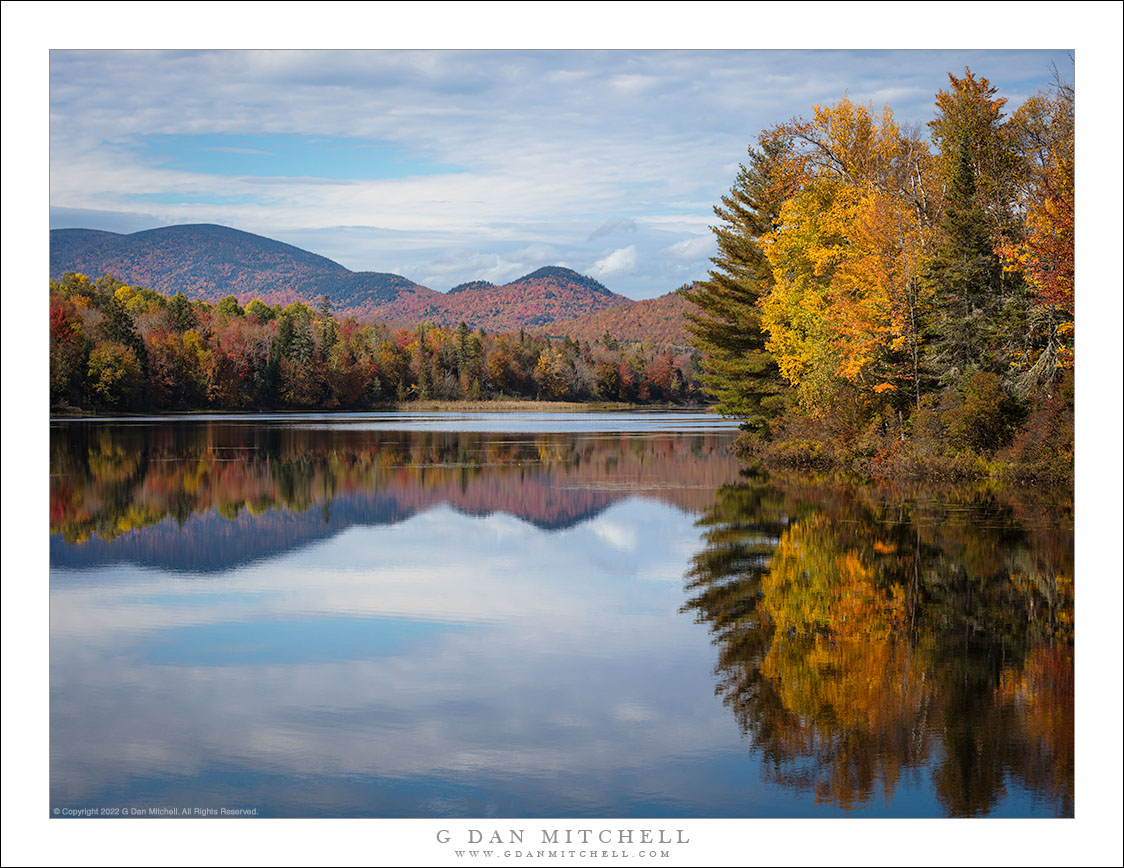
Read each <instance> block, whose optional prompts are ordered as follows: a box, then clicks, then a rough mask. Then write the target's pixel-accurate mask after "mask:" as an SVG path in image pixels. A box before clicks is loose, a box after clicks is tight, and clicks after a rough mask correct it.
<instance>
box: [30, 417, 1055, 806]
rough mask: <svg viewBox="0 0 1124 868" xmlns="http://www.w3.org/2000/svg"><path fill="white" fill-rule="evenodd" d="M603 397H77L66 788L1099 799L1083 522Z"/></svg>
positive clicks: (795, 799)
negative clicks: (367, 406) (514, 404)
mask: <svg viewBox="0 0 1124 868" xmlns="http://www.w3.org/2000/svg"><path fill="white" fill-rule="evenodd" d="M426 424H427V425H428V424H430V423H429V422H427V423H426ZM599 424H600V423H598V422H597V420H596V419H589V418H587V419H583V426H584V427H583V429H582V430H580V431H577V432H574V431H566V430H552V431H537V432H528V433H523V434H517V433H502V434H497V433H489V432H483V431H464V430H459V431H458V430H454V431H435V430H414V431H396V430H374V429H372V428H371V427H370V426H369V425H368V424H366V423H364V424H361V425H352V424H346V423H345V424H340V425H327V426H325V423H324V421H323V420H313V421H312V422H310V423H309V424H299V423H297V424H294V423H293V422H291V421H290V422H286V423H284V424H282V423H281V422H276V421H269V420H264V421H254V420H246V419H229V420H222V421H216V420H207V421H198V422H187V421H184V422H179V423H177V424H169V423H166V422H157V423H142V424H136V423H133V424H124V423H91V424H85V423H83V424H60V425H58V426H56V427H55V428H53V429H52V439H51V516H50V522H51V712H50V713H51V798H52V806H53V807H61V808H65V807H68V806H71V807H73V806H83V805H91V804H115V805H126V806H127V805H160V804H172V805H175V804H179V805H191V804H194V805H198V806H201V807H207V806H215V807H219V806H223V805H225V806H229V807H254V806H256V807H259V808H260V809H261V811H262V813H263V814H264V815H266V816H375V817H392V816H469V817H472V816H477V817H488V816H508V817H512V816H515V817H518V816H532V817H533V816H555V817H557V816H573V817H579V816H594V817H597V816H621V817H623V816H645V817H658V816H671V817H675V816H716V817H718V816H735V817H736V816H840V815H847V814H848V813H850V814H860V813H861V814H865V815H905V816H932V815H937V816H939V815H955V816H960V815H974V814H981V813H991V814H995V815H1010V816H1040V815H1050V814H1060V815H1071V814H1072V812H1073V795H1072V792H1073V676H1072V640H1073V617H1072V612H1073V582H1072V576H1073V556H1072V522H1071V521H1070V520H1068V519H1067V518H1066V517H1065V516H1062V517H1061V519H1059V518H1058V516H1057V515H1049V516H1047V515H1045V514H1042V513H1040V512H1038V511H1036V510H1035V509H1034V508H1033V507H1031V506H1028V505H1026V504H1022V503H1019V502H1017V501H1010V502H1008V501H1006V500H1004V499H1002V498H998V497H995V496H989V495H983V494H971V495H964V494H963V493H956V492H950V493H947V494H946V495H942V496H941V497H940V498H935V497H930V498H928V499H926V498H924V497H919V496H918V495H917V494H916V493H895V492H881V491H877V490H873V489H861V488H858V489H856V488H848V487H840V486H832V485H827V484H823V485H817V484H814V483H813V482H810V481H809V480H807V479H792V480H789V479H778V478H773V479H771V480H764V479H753V478H751V479H744V478H743V477H742V474H741V468H740V465H738V463H737V462H736V461H735V460H734V459H733V458H732V457H730V455H729V454H728V452H727V449H726V447H727V445H728V444H729V441H730V437H731V435H730V433H729V432H726V433H723V432H720V431H716V430H711V429H710V427H709V426H710V424H711V423H710V422H709V421H707V420H702V421H699V420H694V421H692V420H687V421H686V422H684V423H683V424H682V430H677V428H676V423H674V422H669V421H667V420H662V421H661V420H654V419H650V420H649V421H648V422H647V423H645V424H643V425H641V424H638V425H637V426H636V427H637V430H634V431H628V432H620V431H618V432H610V431H603V430H597V429H598V426H599ZM560 428H562V429H564V426H561V425H560ZM739 480H740V481H739ZM685 574H686V575H687V583H688V584H687V589H686V599H687V602H686V604H685V603H684V587H683V581H684V579H683V577H684V575H685ZM716 647H717V654H718V663H717V667H716V666H715V650H716ZM715 673H717V676H718V697H717V698H716V696H715V689H714V686H715V682H714V677H715ZM731 710H732V711H733V717H731V714H730V711H731ZM747 739H748V742H749V745H750V748H751V749H750V750H747Z"/></svg>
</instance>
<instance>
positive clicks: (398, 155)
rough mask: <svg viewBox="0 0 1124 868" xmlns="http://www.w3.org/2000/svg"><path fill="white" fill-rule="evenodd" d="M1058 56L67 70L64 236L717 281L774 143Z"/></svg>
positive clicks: (464, 271)
mask: <svg viewBox="0 0 1124 868" xmlns="http://www.w3.org/2000/svg"><path fill="white" fill-rule="evenodd" d="M1052 65H1057V67H1058V68H1059V69H1060V70H1062V72H1063V73H1064V74H1066V75H1069V74H1071V70H1072V65H1071V63H1070V60H1069V57H1068V54H1067V52H1066V51H1065V50H1064V47H1063V49H1059V50H1056V51H1048V50H1034V51H1022V50H1019V51H1016V50H1009V51H998V50H997V51H921V50H908V51H852V50H836V51H795V50H784V51H729V50H726V51H631V50H615V51H526V50H500V51H483V50H479V51H477V50H465V51H389V50H374V51H265V50H259V51H155V52H150V51H96V52H92V51H72V50H62V51H52V52H51V58H50V106H51V120H50V129H51V159H50V177H51V199H50V204H51V226H52V228H61V227H88V228H95V229H108V230H111V231H118V232H132V231H137V230H140V229H147V228H153V227H156V226H164V225H170V224H175V223H200V222H207V223H221V224H225V225H228V226H234V227H236V228H239V229H244V230H247V231H250V232H256V233H259V234H261V235H266V236H269V237H271V238H276V239H279V240H282V241H286V242H289V243H291V244H295V245H297V246H300V247H303V248H306V249H308V250H311V251H313V252H315V253H319V254H322V255H324V256H328V257H330V258H332V259H335V260H336V261H338V262H340V263H341V264H343V265H345V266H346V267H348V268H351V269H353V270H371V271H390V272H396V273H399V274H403V275H405V276H407V277H409V278H411V279H412V280H415V281H418V282H419V283H423V284H425V285H427V286H430V287H433V288H434V289H439V290H445V289H448V288H449V287H451V286H454V285H456V284H458V283H461V282H463V281H467V280H474V279H486V280H491V281H494V282H497V283H502V282H504V281H507V280H511V279H513V278H516V277H518V276H520V275H522V274H525V273H527V272H529V271H532V270H534V269H536V268H538V267H540V266H542V265H565V266H569V267H571V268H574V269H576V270H578V271H580V272H582V273H584V274H589V275H592V276H593V277H596V278H598V279H599V280H601V281H602V282H603V283H604V284H605V285H607V286H608V287H609V288H610V289H613V290H615V291H617V292H621V293H623V294H625V295H629V296H631V297H633V298H644V297H650V296H655V295H660V294H662V293H665V292H668V291H670V290H672V289H674V288H676V287H677V286H679V285H681V284H683V283H685V282H687V281H690V280H693V279H697V278H701V277H705V275H706V270H707V267H708V265H709V257H710V256H712V255H713V254H714V252H715V247H714V242H713V236H712V233H711V232H710V229H709V226H710V224H711V223H712V222H713V214H712V208H713V206H714V204H715V203H716V202H718V201H719V198H720V197H721V196H722V195H723V193H725V192H726V191H727V190H728V189H729V187H730V184H731V183H732V181H733V179H734V176H735V173H736V171H737V166H738V163H739V162H740V161H742V160H743V159H744V158H745V154H746V147H747V145H748V144H749V143H750V142H751V141H753V139H754V138H755V136H756V135H757V133H758V132H760V131H761V130H762V129H763V128H765V127H768V126H771V125H773V124H776V123H779V122H782V121H785V120H788V119H789V118H791V117H794V116H797V115H808V114H810V113H811V109H812V107H813V106H814V105H816V104H818V103H833V102H836V101H838V100H839V99H840V98H842V97H843V96H844V95H845V94H847V95H849V96H850V97H851V98H852V99H855V100H858V101H860V102H868V101H869V102H871V103H873V104H874V105H875V106H881V105H882V104H889V105H890V106H891V107H892V108H893V109H894V112H895V116H896V117H897V119H898V120H899V122H901V123H904V124H914V125H917V126H923V125H924V124H925V122H926V121H928V120H929V119H930V118H931V117H932V105H933V97H934V94H935V93H936V91H937V90H938V89H940V88H942V87H944V86H946V85H947V81H948V79H947V74H948V73H949V72H955V73H957V74H960V73H962V71H963V69H964V67H965V66H970V67H971V68H972V70H973V71H974V72H976V73H977V74H979V75H983V76H985V77H987V78H989V79H990V80H991V81H992V83H993V84H995V85H997V86H998V87H999V88H1000V93H1001V94H1002V95H1004V96H1006V97H1007V98H1008V100H1009V107H1010V108H1011V109H1013V108H1014V107H1016V106H1017V105H1019V104H1020V103H1021V102H1022V101H1023V100H1024V99H1025V98H1026V97H1027V96H1029V95H1031V94H1032V93H1034V92H1035V91H1037V90H1039V89H1040V88H1044V87H1046V86H1048V84H1049V82H1050V80H1051V78H1052V74H1053V73H1052ZM75 130H80V131H81V134H80V135H75Z"/></svg>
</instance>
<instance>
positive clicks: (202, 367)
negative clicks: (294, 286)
mask: <svg viewBox="0 0 1124 868" xmlns="http://www.w3.org/2000/svg"><path fill="white" fill-rule="evenodd" d="M50 320H51V406H52V408H54V409H56V410H67V409H78V410H86V411H97V412H121V411H148V410H157V411H159V410H205V409H215V410H255V409H262V410H266V409H270V410H334V409H340V410H361V409H367V408H371V407H378V406H386V405H389V404H393V403H397V402H403V401H411V400H461V399H466V400H489V399H502V398H515V399H535V400H548V401H620V402H627V403H641V404H643V403H667V402H671V403H685V402H691V401H696V400H698V398H699V394H698V390H697V388H696V385H695V382H694V377H693V374H692V371H693V358H692V356H690V355H688V354H682V353H681V354H676V353H675V352H673V351H671V350H660V349H656V348H653V347H652V346H650V345H646V344H640V345H633V346H629V347H626V346H623V345H621V344H618V343H617V342H616V341H614V340H612V339H611V338H606V339H605V340H603V341H594V342H593V343H592V344H591V343H589V342H588V341H583V342H581V343H579V342H577V341H575V340H573V339H570V338H562V339H559V340H551V339H548V338H543V337H538V336H535V335H531V334H527V333H525V332H523V331H520V332H519V333H518V334H487V333H485V332H484V331H483V330H480V331H474V330H472V329H470V328H469V327H468V326H467V325H465V324H464V323H463V322H462V323H461V324H460V325H459V326H457V327H455V328H453V327H449V326H431V325H428V324H422V325H419V326H417V327H416V328H412V329H406V328H392V327H390V326H387V325H385V324H380V323H370V322H359V321H357V320H356V319H354V318H347V319H343V320H339V319H337V318H336V317H334V316H333V315H332V313H331V305H330V302H329V300H328V298H327V297H326V296H325V297H324V299H323V301H322V303H321V304H320V306H319V308H318V309H317V310H313V309H312V308H311V307H309V306H308V305H306V304H302V303H300V302H297V303H293V304H290V305H288V306H284V307H283V306H281V305H274V306H270V305H267V304H265V303H264V302H262V301H260V300H257V299H255V300H253V301H251V302H249V303H248V304H247V305H246V306H245V307H243V306H241V305H240V304H239V303H238V301H237V299H236V298H235V297H234V296H228V297H227V298H224V299H223V300H222V301H220V302H218V303H217V304H214V305H211V304H208V303H207V302H204V301H192V300H190V299H188V298H187V297H186V296H185V295H183V294H182V293H177V294H176V295H173V296H171V297H168V296H165V295H162V294H160V293H158V292H154V291H152V290H148V289H143V288H141V287H137V286H129V285H127V284H125V283H123V282H122V281H120V280H118V279H116V278H114V277H112V276H109V275H106V276H104V277H102V278H100V279H98V280H96V281H91V280H90V279H89V278H88V277H87V276H86V275H83V274H73V273H69V274H66V275H64V276H63V277H62V279H61V280H58V281H51V292H50Z"/></svg>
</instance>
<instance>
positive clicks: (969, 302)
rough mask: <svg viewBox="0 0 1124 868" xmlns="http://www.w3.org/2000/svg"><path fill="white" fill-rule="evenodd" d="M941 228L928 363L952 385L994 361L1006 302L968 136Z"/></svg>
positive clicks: (932, 269) (933, 268)
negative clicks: (999, 319) (999, 317)
mask: <svg viewBox="0 0 1124 868" xmlns="http://www.w3.org/2000/svg"><path fill="white" fill-rule="evenodd" d="M941 228H942V230H943V232H942V235H943V238H942V240H941V243H940V245H939V247H938V248H937V250H936V251H935V254H934V256H933V259H932V261H931V262H930V265H929V271H928V276H929V280H930V281H931V282H932V285H933V292H934V298H935V301H936V311H937V314H936V321H935V322H934V323H933V327H934V334H933V335H932V337H931V339H930V342H929V346H930V353H929V360H928V362H929V364H928V367H929V371H930V373H931V374H932V375H933V376H935V378H936V379H937V380H938V381H940V382H942V383H945V384H947V383H950V382H953V381H956V380H958V379H959V378H960V377H961V376H962V375H964V374H967V373H969V372H971V371H973V370H975V369H977V368H980V367H983V368H990V367H992V366H993V365H994V363H995V361H996V359H995V350H996V346H995V341H994V338H995V335H994V334H993V332H994V329H995V326H996V313H997V311H998V308H999V306H1000V303H1001V297H1000V285H999V284H1000V280H1001V277H1002V273H1003V269H1002V264H1001V263H1000V261H999V258H998V257H997V256H996V255H995V253H994V252H993V250H992V242H991V233H990V231H989V226H988V221H987V214H986V213H985V211H984V209H983V207H982V206H981V203H980V202H979V197H978V196H977V189H976V173H975V168H974V166H973V161H972V154H971V147H970V143H969V141H968V137H967V136H964V137H963V139H962V141H961V146H960V154H959V159H958V161H957V166H956V173H955V174H954V175H953V176H952V178H951V179H950V183H949V187H948V191H947V200H946V207H945V212H944V219H943V220H942V223H941Z"/></svg>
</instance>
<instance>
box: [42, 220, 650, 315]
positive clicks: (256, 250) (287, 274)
mask: <svg viewBox="0 0 1124 868" xmlns="http://www.w3.org/2000/svg"><path fill="white" fill-rule="evenodd" d="M68 271H78V272H82V273H83V274H86V275H88V276H89V277H91V278H97V277H100V276H101V275H103V274H112V275H114V276H115V277H118V278H120V279H121V280H124V281H126V282H127V283H130V284H132V285H134V286H144V287H146V288H148V289H154V290H157V291H159V292H162V293H166V294H173V293H176V292H183V293H184V294H185V295H187V296H188V297H190V298H201V299H204V300H206V301H210V302H215V301H218V300H219V299H221V298H223V297H225V296H227V295H235V296H237V297H238V299H239V301H241V302H243V303H244V302H247V301H249V300H250V299H251V298H260V299H261V300H262V301H265V302H267V303H269V304H277V303H281V304H288V303H290V302H293V301H303V302H304V303H306V304H309V305H312V306H316V305H318V304H319V302H320V298H321V296H323V295H327V296H328V298H329V299H331V302H332V309H333V311H334V312H335V313H337V314H342V315H348V314H351V315H355V316H358V317H365V318H372V319H380V320H385V321H387V322H391V323H396V324H402V325H413V324H416V323H418V322H422V321H427V320H428V321H430V322H433V323H435V324H441V325H455V324H456V323H458V322H460V321H461V320H463V321H464V322H466V323H467V324H468V325H470V326H471V327H473V328H483V329H486V330H488V331H517V330H519V329H520V328H537V327H541V326H544V325H548V324H550V323H554V322H556V321H559V320H568V319H573V318H575V317H579V316H582V315H585V314H591V313H596V312H597V311H601V310H605V309H608V308H613V307H619V306H627V305H631V304H633V303H634V302H632V300H631V299H628V298H626V297H625V296H622V295H617V294H616V293H614V292H611V291H610V290H608V289H607V288H606V287H605V286H603V285H602V284H600V283H598V282H597V281H596V280H594V279H593V278H591V277H586V276H585V275H582V274H579V273H578V272H576V271H573V270H571V269H569V268H562V267H559V266H548V267H545V268H540V269H538V270H537V271H533V272H531V273H530V274H527V275H524V276H523V277H521V278H519V279H518V280H515V281H512V282H511V283H507V284H504V285H503V286H497V285H495V284H493V283H490V282H488V281H485V280H477V281H471V282H469V283H464V284H461V285H460V286H457V287H454V288H453V289H452V290H450V291H449V293H441V292H437V291H436V290H433V289H430V288H429V287H426V286H422V285H421V284H418V283H414V282H413V281H412V280H410V279H409V278H406V277H403V276H402V275H399V274H385V273H381V272H374V271H360V272H355V271H350V270H349V269H347V268H344V267H343V266H342V265H340V264H339V263H338V262H333V261H332V260H330V259H327V258H326V257H323V256H319V255H317V254H315V253H309V252H308V251H307V250H302V249H301V248H299V247H294V246H293V245H291V244H284V243H282V242H280V241H274V240H273V239H270V238H265V237H263V236H261V235H254V234H252V233H250V232H242V231H240V230H238V229H231V228H229V227H226V226H216V225H213V224H194V225H184V226H165V227H163V228H160V229H148V230H145V231H143V232H134V233H133V234H131V235H121V234H118V233H115V232H102V231H98V230H93V229H54V230H52V231H51V278H52V279H58V278H59V277H61V276H62V275H63V274H64V273H66V272H68Z"/></svg>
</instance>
